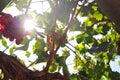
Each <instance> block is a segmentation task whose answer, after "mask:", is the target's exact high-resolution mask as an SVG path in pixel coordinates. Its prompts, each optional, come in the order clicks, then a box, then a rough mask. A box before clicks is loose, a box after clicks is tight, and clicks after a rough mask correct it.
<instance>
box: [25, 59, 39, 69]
mask: <svg viewBox="0 0 120 80" xmlns="http://www.w3.org/2000/svg"><path fill="white" fill-rule="evenodd" d="M37 60H38V59H36V60H35V61H34V62H32V63H31V64H30V65H29V66H28V67H27V68H29V67H30V66H32V65H33V64H35V63H36V62H37Z"/></svg>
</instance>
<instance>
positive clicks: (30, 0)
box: [25, 0, 32, 15]
mask: <svg viewBox="0 0 120 80" xmlns="http://www.w3.org/2000/svg"><path fill="white" fill-rule="evenodd" d="M31 2H32V0H29V2H28V5H27V7H26V11H25V15H26V14H27V12H28V9H29V7H30V4H31Z"/></svg>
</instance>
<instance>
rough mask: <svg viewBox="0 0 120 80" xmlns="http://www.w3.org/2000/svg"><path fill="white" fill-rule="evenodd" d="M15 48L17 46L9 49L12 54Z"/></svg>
mask: <svg viewBox="0 0 120 80" xmlns="http://www.w3.org/2000/svg"><path fill="white" fill-rule="evenodd" d="M15 49H16V46H13V47H11V48H10V49H9V52H10V54H12V53H13V52H14V51H15Z"/></svg>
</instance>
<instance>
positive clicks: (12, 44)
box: [2, 42, 14, 52]
mask: <svg viewBox="0 0 120 80" xmlns="http://www.w3.org/2000/svg"><path fill="white" fill-rule="evenodd" d="M13 43H14V42H12V43H11V44H10V45H9V46H8V47H7V48H6V49H5V50H3V51H2V52H5V51H6V50H7V49H8V48H9V47H10V46H11V45H13Z"/></svg>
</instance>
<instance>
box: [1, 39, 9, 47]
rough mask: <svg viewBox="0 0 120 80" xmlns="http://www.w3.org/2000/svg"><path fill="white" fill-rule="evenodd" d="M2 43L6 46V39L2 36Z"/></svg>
mask: <svg viewBox="0 0 120 80" xmlns="http://www.w3.org/2000/svg"><path fill="white" fill-rule="evenodd" d="M2 45H3V46H4V47H6V48H8V45H7V41H6V40H5V39H4V38H2Z"/></svg>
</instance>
